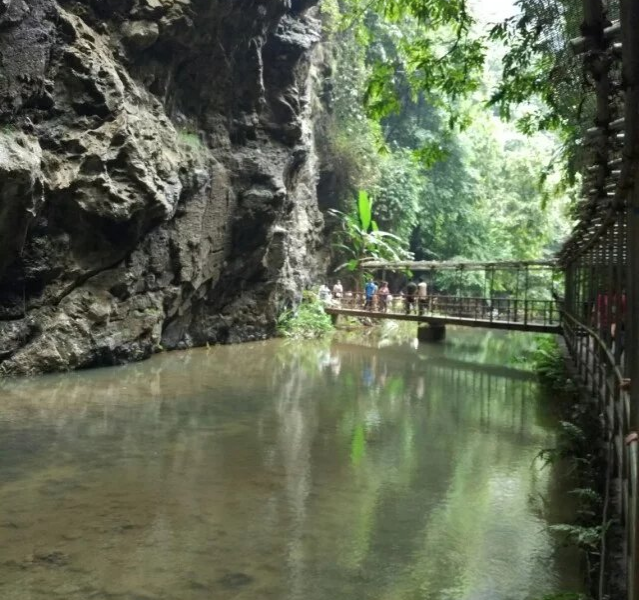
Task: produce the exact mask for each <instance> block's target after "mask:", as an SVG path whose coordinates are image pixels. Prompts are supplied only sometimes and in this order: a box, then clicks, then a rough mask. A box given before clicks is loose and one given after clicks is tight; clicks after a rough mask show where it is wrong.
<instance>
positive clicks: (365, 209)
mask: <svg viewBox="0 0 639 600" xmlns="http://www.w3.org/2000/svg"><path fill="white" fill-rule="evenodd" d="M357 211H358V213H359V221H360V223H361V225H362V229H363V230H364V231H368V229H369V228H370V226H371V221H372V220H373V201H372V200H371V198H370V197H369V195H368V193H367V192H366V191H364V190H360V191H359V195H358V197H357Z"/></svg>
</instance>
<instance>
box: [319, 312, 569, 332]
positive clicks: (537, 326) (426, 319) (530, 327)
mask: <svg viewBox="0 0 639 600" xmlns="http://www.w3.org/2000/svg"><path fill="white" fill-rule="evenodd" d="M325 310H326V313H327V314H329V315H346V316H349V317H368V318H369V319H389V320H393V321H412V322H414V323H432V324H441V325H460V326H464V327H485V328H488V329H505V330H510V331H529V332H534V333H561V326H560V325H559V324H558V323H555V324H552V323H550V324H549V323H535V322H531V323H525V322H521V321H503V320H498V319H476V318H467V317H454V316H448V315H415V314H408V315H407V314H405V313H398V312H379V311H370V310H357V309H351V308H337V307H326V309H325Z"/></svg>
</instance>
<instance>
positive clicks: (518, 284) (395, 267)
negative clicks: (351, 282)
mask: <svg viewBox="0 0 639 600" xmlns="http://www.w3.org/2000/svg"><path fill="white" fill-rule="evenodd" d="M363 266H364V268H366V269H367V270H369V271H375V272H388V271H391V272H392V271H395V272H397V271H400V272H406V271H410V273H411V278H413V277H414V278H420V279H422V280H424V281H427V282H428V284H427V285H428V286H429V288H430V292H429V291H428V289H429V288H427V293H426V296H425V297H424V296H423V297H419V296H418V295H414V296H409V295H407V291H406V283H407V281H408V279H406V278H405V281H404V283H403V284H402V285H401V289H396V290H392V291H394V292H395V293H392V294H391V296H390V297H388V298H387V297H383V296H380V295H379V294H375V295H374V296H373V298H372V299H370V300H368V301H367V299H366V297H365V295H364V294H363V293H360V292H355V293H350V294H348V293H347V294H346V295H345V296H344V297H343V298H339V299H335V300H334V301H333V302H332V303H330V304H329V305H328V306H327V307H326V312H327V313H328V314H330V315H331V316H333V318H334V320H337V318H338V317H339V315H345V316H350V317H357V318H369V319H393V320H397V321H411V322H416V323H420V324H427V325H429V326H430V330H429V329H420V330H419V331H420V333H421V335H420V337H421V336H422V335H423V339H433V338H434V339H440V338H441V337H443V331H444V328H445V326H446V325H459V326H465V327H485V328H490V329H506V330H514V331H529V332H535V333H560V332H561V318H560V317H561V315H560V307H559V306H558V302H557V300H556V297H555V285H556V284H557V281H558V278H559V277H560V273H559V270H558V263H557V262H556V261H518V262H483V263H478V262H415V261H410V262H381V261H368V262H365V263H364V264H363ZM441 271H448V272H452V275H453V281H457V282H458V284H457V289H456V293H455V294H454V295H450V294H448V295H445V294H441V293H433V288H434V287H435V285H436V281H437V274H438V273H440V272H441ZM449 275H450V273H449ZM469 275H470V276H471V278H472V280H473V281H474V282H475V283H474V285H473V286H472V290H471V293H470V294H469V293H467V292H466V290H467V289H468V286H467V285H466V286H465V285H464V282H465V281H466V280H467V279H468V276H469ZM477 281H479V282H480V284H479V286H478V284H477ZM506 281H507V282H508V283H509V284H510V285H511V286H512V290H513V291H512V292H508V293H507V292H505V291H503V286H504V282H506ZM478 287H480V288H482V289H481V291H482V292H483V293H481V294H478ZM500 290H502V291H500Z"/></svg>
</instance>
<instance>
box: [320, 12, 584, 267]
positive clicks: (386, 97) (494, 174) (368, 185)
mask: <svg viewBox="0 0 639 600" xmlns="http://www.w3.org/2000/svg"><path fill="white" fill-rule="evenodd" d="M501 4H502V5H505V6H506V8H507V9H510V10H509V12H510V14H507V15H506V16H502V18H500V19H498V20H491V18H490V16H487V15H486V14H485V12H486V11H485V10H478V7H480V2H477V3H473V2H468V1H466V0H372V1H371V0H324V3H323V4H322V12H323V19H324V23H325V28H326V31H327V32H328V33H327V36H328V39H329V48H330V56H331V65H330V69H329V74H330V76H329V77H328V78H327V79H328V80H329V81H330V84H329V85H328V91H327V94H326V96H327V98H328V105H329V111H328V114H327V115H326V116H325V119H324V123H323V126H324V128H325V132H326V134H327V136H326V137H327V139H328V150H329V153H330V156H331V158H332V163H333V164H335V165H338V167H337V168H336V173H335V185H334V193H335V194H336V196H337V197H338V199H339V202H340V207H341V208H342V210H345V211H348V210H350V209H351V208H352V207H353V206H354V205H353V200H352V199H353V198H354V197H355V194H356V193H357V191H358V190H361V189H366V190H368V191H369V192H370V193H371V195H372V196H373V197H374V199H375V212H376V214H375V218H376V220H377V222H378V223H379V226H380V227H381V228H383V229H385V230H387V231H390V232H393V233H395V234H397V235H399V236H400V237H402V238H404V239H405V240H406V241H407V244H408V247H409V249H410V250H411V251H412V252H413V253H414V254H415V257H416V258H417V259H421V260H431V259H437V260H446V259H460V258H465V259H480V260H481V259H488V258H490V259H492V260H499V259H533V258H535V259H536V258H542V257H544V256H548V255H551V254H552V253H554V252H555V251H556V250H557V249H558V247H559V245H560V243H561V241H562V240H563V238H564V237H565V236H566V235H567V232H568V229H569V226H570V222H569V208H570V206H571V204H572V203H573V202H574V198H575V194H576V185H575V171H576V160H577V159H576V157H577V154H578V148H577V146H576V145H575V140H576V139H577V137H578V133H579V123H580V122H581V119H582V117H581V115H579V114H578V111H576V110H575V107H576V105H577V104H576V103H577V100H576V98H575V94H577V93H578V91H579V90H578V89H577V91H575V90H576V88H575V86H574V85H572V86H571V81H570V77H573V76H574V72H573V71H571V70H570V68H569V65H567V66H566V65H564V66H565V68H564V70H563V71H561V70H558V67H557V65H559V66H561V64H560V62H561V61H562V60H563V61H565V59H564V58H563V57H564V54H565V52H564V48H563V47H561V46H560V45H559V44H558V42H557V39H558V38H562V36H563V37H566V36H567V35H568V32H569V30H570V28H571V27H574V24H573V23H570V22H569V19H568V17H569V16H570V14H571V13H569V12H568V11H567V10H566V9H565V7H563V6H562V4H561V3H560V2H554V3H552V2H546V3H544V2H542V0H523V1H520V2H517V3H515V4H513V5H512V6H510V7H509V6H508V4H509V3H508V2H506V1H504V2H502V3H501ZM546 5H547V6H546ZM548 19H554V21H553V27H554V29H553V34H554V35H555V37H554V38H549V37H548V36H547V35H546V34H545V33H544V31H547V30H544V29H543V28H542V27H541V25H542V24H543V23H545V22H547V20H548ZM562 77H563V79H561V78H562ZM560 83H562V85H560ZM572 83H574V82H572ZM580 110H583V106H582V107H580ZM337 260H338V259H337V258H336V264H337Z"/></svg>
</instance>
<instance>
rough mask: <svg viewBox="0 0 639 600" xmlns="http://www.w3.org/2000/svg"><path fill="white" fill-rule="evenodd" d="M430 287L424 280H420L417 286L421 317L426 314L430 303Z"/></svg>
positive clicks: (418, 306)
mask: <svg viewBox="0 0 639 600" xmlns="http://www.w3.org/2000/svg"><path fill="white" fill-rule="evenodd" d="M427 296H428V285H426V282H425V281H424V280H423V279H420V280H419V283H418V284H417V308H418V310H419V314H420V316H421V315H423V314H424V313H425V312H426V305H427V303H428V297H427Z"/></svg>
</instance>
